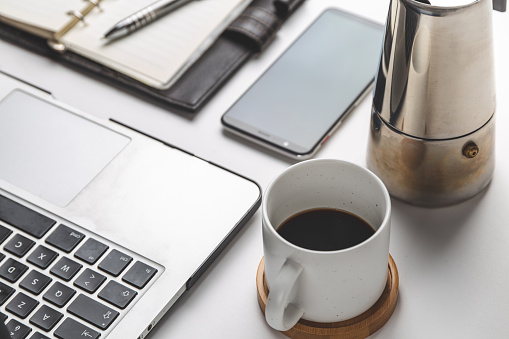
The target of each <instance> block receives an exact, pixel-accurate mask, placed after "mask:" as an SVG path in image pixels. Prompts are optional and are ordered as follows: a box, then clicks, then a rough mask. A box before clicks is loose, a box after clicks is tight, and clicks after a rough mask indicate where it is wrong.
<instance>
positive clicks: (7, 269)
mask: <svg viewBox="0 0 509 339" xmlns="http://www.w3.org/2000/svg"><path fill="white" fill-rule="evenodd" d="M27 269H28V267H27V266H25V265H23V264H22V263H20V262H17V261H16V260H14V259H12V258H9V259H7V261H6V262H4V264H3V265H2V266H0V277H2V278H4V279H5V280H7V281H8V282H11V283H13V282H16V281H18V279H19V278H21V276H22V275H23V274H24V273H25V271H26V270H27Z"/></svg>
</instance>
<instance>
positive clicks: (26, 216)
mask: <svg viewBox="0 0 509 339" xmlns="http://www.w3.org/2000/svg"><path fill="white" fill-rule="evenodd" d="M0 220H2V221H3V222H5V223H7V224H10V225H12V226H14V227H16V228H17V229H20V230H22V231H24V232H26V233H28V234H30V235H32V236H34V237H36V238H37V239H40V238H42V236H43V235H45V234H46V232H48V231H49V229H50V228H51V227H53V225H55V224H56V221H55V220H52V219H50V218H48V217H47V216H44V215H42V214H40V213H38V212H36V211H34V210H31V209H29V208H28V207H25V206H23V205H20V204H18V203H17V202H15V201H12V200H11V199H8V198H6V197H4V196H2V195H0Z"/></svg>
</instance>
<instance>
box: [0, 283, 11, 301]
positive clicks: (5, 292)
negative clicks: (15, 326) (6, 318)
mask: <svg viewBox="0 0 509 339" xmlns="http://www.w3.org/2000/svg"><path fill="white" fill-rule="evenodd" d="M13 293H14V288H12V287H10V286H7V285H6V284H4V283H3V282H1V281H0V305H3V304H4V303H5V302H6V301H7V299H9V298H10V297H11V295H12V294H13Z"/></svg>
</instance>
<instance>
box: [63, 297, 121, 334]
mask: <svg viewBox="0 0 509 339" xmlns="http://www.w3.org/2000/svg"><path fill="white" fill-rule="evenodd" d="M67 311H68V312H69V313H72V314H74V315H75V316H77V317H78V318H80V319H83V320H84V321H86V322H88V323H90V324H92V325H94V326H97V327H98V328H100V329H101V330H105V329H107V328H108V327H109V326H110V325H111V323H112V322H113V321H114V320H115V319H116V318H117V317H118V315H119V313H118V312H117V311H115V310H114V309H112V308H109V307H108V306H105V305H103V304H101V303H100V302H98V301H95V300H92V299H90V298H89V297H87V296H86V295H83V294H80V295H79V296H78V297H77V298H76V299H75V300H74V301H73V302H72V304H71V305H69V307H68V308H67Z"/></svg>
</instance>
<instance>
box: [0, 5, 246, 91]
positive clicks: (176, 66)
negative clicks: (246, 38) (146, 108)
mask: <svg viewBox="0 0 509 339" xmlns="http://www.w3.org/2000/svg"><path fill="white" fill-rule="evenodd" d="M153 2H154V0H127V1H126V0H103V1H101V0H98V1H97V0H95V1H92V0H86V1H83V0H44V1H42V0H2V1H1V2H0V21H2V22H5V23H8V24H9V25H12V26H16V27H18V28H20V29H22V30H25V31H27V32H30V33H32V34H35V35H38V36H41V37H44V38H47V39H48V40H51V39H53V38H54V37H55V34H57V37H58V35H59V34H58V32H59V31H61V30H62V29H63V28H64V27H65V26H66V25H67V24H68V23H69V22H70V21H71V20H73V17H72V15H69V12H70V11H77V12H80V13H85V12H86V10H85V9H86V8H87V7H88V8H90V7H95V8H93V9H92V10H91V11H90V12H89V13H88V14H87V15H86V16H85V19H84V22H79V23H77V24H76V25H73V27H72V28H71V29H70V30H69V31H68V32H66V33H65V34H63V36H62V37H61V38H59V39H58V42H59V43H62V44H63V45H64V46H65V47H66V48H67V49H69V50H71V51H72V52H74V53H77V54H80V55H82V56H84V57H86V58H88V59H91V60H93V61H95V62H97V63H99V64H102V65H105V66H107V67H109V68H112V69H114V70H116V71H118V72H120V73H122V74H125V75H127V76H129V77H131V78H134V79H136V80H138V81H140V82H142V83H145V84H147V85H148V86H151V87H154V88H158V89H165V88H169V87H170V86H171V85H172V84H173V83H174V82H175V81H176V80H177V79H178V78H179V76H180V75H182V74H183V73H184V72H185V70H187V69H188V68H189V66H190V65H192V63H193V62H194V61H196V60H197V59H198V58H199V56H200V55H201V54H202V53H203V52H204V51H205V50H206V49H207V48H208V47H209V46H210V45H211V44H212V43H213V42H214V41H215V39H216V38H217V37H218V36H219V35H220V34H221V33H222V32H223V30H224V29H225V28H226V27H227V25H228V24H229V23H230V22H231V21H233V20H234V19H235V18H236V17H237V16H238V15H239V14H240V13H241V12H242V11H243V10H244V9H245V8H246V7H247V5H248V4H249V2H250V1H249V0H200V1H192V2H190V3H189V4H187V5H185V6H183V7H181V8H179V9H178V10H176V11H174V12H172V13H170V14H167V15H166V16H164V17H162V18H160V19H159V20H157V21H155V22H153V23H151V24H150V25H148V26H146V27H144V28H142V29H140V30H139V31H137V32H134V33H133V34H131V35H129V36H127V37H124V38H122V39H118V40H115V41H110V42H109V41H107V40H104V39H102V36H103V35H104V34H105V33H106V31H108V30H109V29H110V28H111V27H112V26H113V25H114V24H116V23H117V22H118V21H120V20H122V19H124V18H125V17H127V16H129V15H131V14H132V13H134V12H136V11H138V10H140V9H142V8H144V7H146V6H148V5H150V4H152V3H153ZM97 3H98V4H99V6H98V7H97V6H96V4H97Z"/></svg>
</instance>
